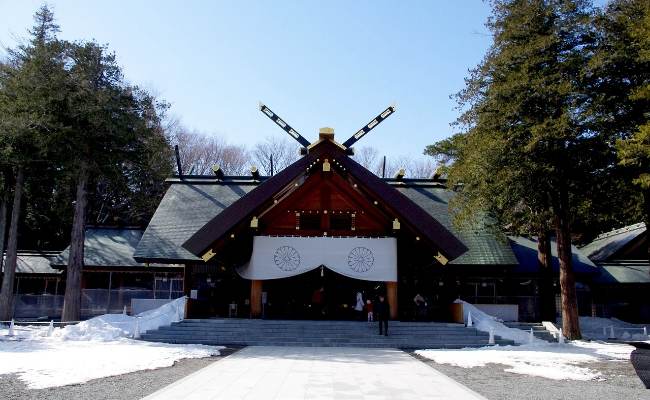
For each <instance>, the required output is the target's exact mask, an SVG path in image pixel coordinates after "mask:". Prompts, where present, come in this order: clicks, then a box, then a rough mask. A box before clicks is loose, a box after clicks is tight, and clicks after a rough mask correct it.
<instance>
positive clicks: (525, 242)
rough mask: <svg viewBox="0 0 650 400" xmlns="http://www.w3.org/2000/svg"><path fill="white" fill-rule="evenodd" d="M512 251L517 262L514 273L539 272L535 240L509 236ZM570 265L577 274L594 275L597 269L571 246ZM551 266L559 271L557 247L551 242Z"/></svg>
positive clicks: (578, 250) (555, 270)
mask: <svg viewBox="0 0 650 400" xmlns="http://www.w3.org/2000/svg"><path fill="white" fill-rule="evenodd" d="M508 239H509V240H510V244H511V246H512V250H513V251H514V253H515V256H516V257H517V260H519V266H518V267H517V269H516V272H521V273H534V272H537V271H539V265H538V263H537V239H529V238H525V237H522V236H509V237H508ZM571 255H572V257H571V264H572V266H573V271H574V272H576V273H578V274H596V273H598V267H597V266H596V264H594V263H593V262H591V260H590V259H589V258H588V257H587V256H585V255H584V253H582V252H581V251H580V249H578V248H577V247H576V246H571ZM551 257H552V260H551V265H552V267H553V271H554V272H559V271H560V261H559V259H558V257H557V245H556V243H555V240H551Z"/></svg>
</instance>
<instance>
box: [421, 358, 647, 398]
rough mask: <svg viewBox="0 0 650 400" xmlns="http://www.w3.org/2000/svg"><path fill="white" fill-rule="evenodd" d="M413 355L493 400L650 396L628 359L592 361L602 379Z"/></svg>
mask: <svg viewBox="0 0 650 400" xmlns="http://www.w3.org/2000/svg"><path fill="white" fill-rule="evenodd" d="M413 356H414V357H416V358H418V359H420V360H421V361H423V362H425V363H426V364H429V365H431V366H432V367H433V368H435V369H437V370H438V371H440V372H442V373H443V374H445V375H447V376H448V377H450V378H452V379H455V380H456V381H458V382H460V383H462V384H464V385H465V386H467V387H469V388H470V389H472V390H474V391H476V392H478V393H480V394H482V395H483V396H485V397H487V398H488V399H490V400H502V399H503V400H514V399H526V400H528V399H530V400H551V399H552V400H564V399H571V400H574V399H585V400H586V399H589V400H594V399H613V400H618V399H620V400H636V399H646V400H647V399H650V390H648V389H646V388H645V387H644V386H643V384H642V383H641V380H639V378H638V377H637V376H636V373H635V372H634V368H633V367H632V364H630V363H629V362H628V361H617V362H601V363H593V364H589V365H588V368H592V369H595V370H598V371H600V372H601V373H602V374H603V376H604V378H605V380H603V381H571V380H563V381H558V380H553V379H547V378H541V377H535V376H528V375H520V374H513V373H510V372H505V371H503V369H504V366H503V365H497V364H492V365H487V366H485V367H476V368H461V367H455V366H451V365H447V364H437V363H436V362H434V361H431V360H428V359H426V358H423V357H419V356H416V355H413Z"/></svg>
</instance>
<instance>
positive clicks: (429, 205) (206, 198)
mask: <svg viewBox="0 0 650 400" xmlns="http://www.w3.org/2000/svg"><path fill="white" fill-rule="evenodd" d="M261 179H265V178H261ZM384 181H385V182H387V183H388V184H390V185H391V186H393V187H395V188H396V189H397V190H398V191H399V192H400V193H402V194H404V195H405V196H406V197H408V198H409V199H410V200H411V201H413V202H414V203H415V204H417V205H419V206H420V207H421V208H422V209H423V210H424V211H426V212H427V213H429V214H430V215H431V216H432V217H434V218H435V219H436V220H437V221H439V222H440V223H441V224H442V225H443V226H445V227H446V228H447V229H449V230H450V231H452V232H453V233H454V234H455V235H456V237H458V238H459V240H461V241H462V243H463V244H465V246H466V247H467V248H468V251H467V252H466V253H465V254H463V255H461V256H460V257H459V258H457V259H455V260H453V261H451V262H450V263H451V264H468V265H489V264H494V265H516V264H517V259H516V257H515V255H514V253H513V252H512V249H511V248H510V245H509V243H508V241H507V238H505V236H504V237H501V238H498V237H496V236H495V235H494V234H492V233H491V232H487V231H479V232H472V233H459V232H457V231H456V230H455V229H454V228H453V226H452V223H451V216H450V215H449V209H448V206H447V204H448V201H449V200H450V199H451V197H452V196H453V192H451V191H449V190H447V189H446V188H445V187H444V186H443V185H442V184H440V183H434V182H432V181H431V180H426V179H403V180H401V181H397V180H394V179H385V180H384ZM168 182H169V183H170V187H169V190H168V191H167V193H166V194H165V196H164V198H163V200H162V201H161V203H160V205H159V206H158V209H157V210H156V213H155V214H154V216H153V218H152V220H151V222H150V224H149V226H148V227H147V230H146V231H145V233H144V235H143V236H142V240H141V241H140V243H139V244H138V247H137V249H136V252H135V256H134V257H135V258H136V259H138V260H140V261H147V260H148V261H156V260H158V261H160V262H164V261H163V260H165V261H176V262H181V261H198V260H200V259H199V258H198V257H196V256H194V255H193V254H191V253H189V251H187V250H185V249H184V248H182V247H181V244H182V243H183V242H184V241H185V240H187V239H188V238H189V237H190V236H191V235H192V234H193V233H194V232H196V231H197V230H198V229H199V228H200V227H201V226H203V225H204V224H205V223H206V222H207V220H209V218H210V216H211V215H215V214H216V213H218V212H220V211H222V210H223V209H225V208H226V207H228V206H230V205H231V204H232V203H234V201H235V200H236V199H238V198H240V197H242V196H243V195H244V194H245V193H248V192H249V191H251V190H252V189H253V188H254V187H255V186H256V185H258V184H259V182H258V181H253V180H252V179H251V178H250V177H225V178H224V179H223V180H221V181H217V180H216V179H215V178H214V177H211V176H200V177H199V176H195V177H186V178H185V179H184V180H180V179H178V178H172V179H168Z"/></svg>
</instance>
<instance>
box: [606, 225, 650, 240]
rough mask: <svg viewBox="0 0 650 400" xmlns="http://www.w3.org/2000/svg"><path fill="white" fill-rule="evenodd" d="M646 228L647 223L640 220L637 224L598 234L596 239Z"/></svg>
mask: <svg viewBox="0 0 650 400" xmlns="http://www.w3.org/2000/svg"><path fill="white" fill-rule="evenodd" d="M644 228H645V223H644V222H639V223H636V224H632V225H628V226H624V227H622V228H618V229H614V230H611V231H609V232H604V233H601V234H600V235H598V236H596V239H595V240H601V239H605V238H608V237H612V236H615V235H620V234H621V233H626V232H631V231H635V230H637V229H644Z"/></svg>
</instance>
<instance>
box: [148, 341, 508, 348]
mask: <svg viewBox="0 0 650 400" xmlns="http://www.w3.org/2000/svg"><path fill="white" fill-rule="evenodd" d="M148 341H150V342H161V343H174V344H205V345H230V346H269V345H272V346H293V347H365V348H403V349H462V348H467V347H484V346H489V345H488V343H487V341H486V342H481V343H473V342H466V343H417V344H412V345H399V346H398V345H395V344H384V343H377V342H374V343H373V342H366V343H363V342H360V343H326V342H295V341H287V342H273V343H272V344H269V343H268V342H265V341H260V342H245V343H223V342H220V341H212V340H201V339H195V340H191V341H183V340H171V341H170V340H166V339H162V340H161V339H148ZM496 344H497V345H502V346H505V345H512V344H513V343H512V342H498V341H497V342H496Z"/></svg>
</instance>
